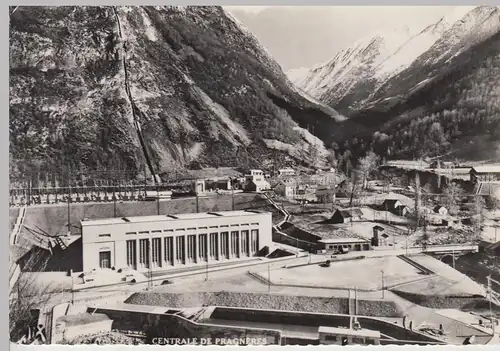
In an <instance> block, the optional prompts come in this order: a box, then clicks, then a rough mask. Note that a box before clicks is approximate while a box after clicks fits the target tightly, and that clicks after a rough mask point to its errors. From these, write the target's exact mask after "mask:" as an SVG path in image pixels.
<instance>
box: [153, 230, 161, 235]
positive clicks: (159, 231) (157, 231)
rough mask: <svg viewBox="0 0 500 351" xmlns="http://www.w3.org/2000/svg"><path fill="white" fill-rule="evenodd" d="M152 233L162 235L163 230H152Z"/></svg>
mask: <svg viewBox="0 0 500 351" xmlns="http://www.w3.org/2000/svg"><path fill="white" fill-rule="evenodd" d="M151 233H153V234H158V233H161V230H152V231H151Z"/></svg>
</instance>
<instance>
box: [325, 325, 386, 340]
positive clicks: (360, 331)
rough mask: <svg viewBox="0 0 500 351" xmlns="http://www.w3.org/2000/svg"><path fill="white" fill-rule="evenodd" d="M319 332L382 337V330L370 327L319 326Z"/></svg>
mask: <svg viewBox="0 0 500 351" xmlns="http://www.w3.org/2000/svg"><path fill="white" fill-rule="evenodd" d="M318 332H319V333H325V334H340V335H346V336H366V337H369V338H377V339H378V338H380V332H379V331H377V330H370V329H358V330H355V329H349V328H335V327H319V328H318Z"/></svg>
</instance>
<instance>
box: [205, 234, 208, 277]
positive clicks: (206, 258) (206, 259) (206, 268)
mask: <svg viewBox="0 0 500 351" xmlns="http://www.w3.org/2000/svg"><path fill="white" fill-rule="evenodd" d="M207 239H208V238H207ZM205 263H206V264H205V281H208V252H206V256H205Z"/></svg>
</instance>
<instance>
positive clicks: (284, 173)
mask: <svg viewBox="0 0 500 351" xmlns="http://www.w3.org/2000/svg"><path fill="white" fill-rule="evenodd" d="M278 175H279V176H280V177H283V176H294V175H295V170H293V169H292V168H284V169H280V170H278Z"/></svg>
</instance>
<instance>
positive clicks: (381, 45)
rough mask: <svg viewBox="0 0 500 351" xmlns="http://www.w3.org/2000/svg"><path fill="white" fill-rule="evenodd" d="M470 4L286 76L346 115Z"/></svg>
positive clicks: (373, 37)
mask: <svg viewBox="0 0 500 351" xmlns="http://www.w3.org/2000/svg"><path fill="white" fill-rule="evenodd" d="M470 9H471V8H470V7H458V8H456V9H455V10H454V11H453V12H452V13H450V14H448V15H447V16H445V17H443V18H441V20H440V21H438V22H437V23H430V24H429V25H428V26H426V27H425V28H423V29H422V30H421V31H418V30H416V29H415V28H412V29H410V28H407V27H403V28H395V29H393V30H392V31H386V32H379V33H376V34H375V35H373V34H370V36H368V37H366V38H363V39H362V40H360V41H358V42H356V43H354V44H353V45H351V46H350V47H348V48H346V49H344V50H342V51H340V52H339V53H337V54H336V55H335V56H334V57H333V58H332V59H331V60H330V61H328V62H326V63H324V64H322V65H319V66H317V67H313V68H312V69H310V71H309V72H307V73H305V72H303V71H302V72H303V74H302V75H300V74H298V73H297V72H290V74H289V78H290V79H291V80H292V82H294V84H296V85H297V86H298V87H299V88H301V89H303V90H304V91H305V92H307V93H309V94H310V95H311V96H313V97H315V98H317V99H319V100H321V101H323V102H325V103H327V104H330V105H331V106H335V107H336V108H337V109H338V110H339V111H340V112H341V113H343V114H346V115H349V114H350V113H351V112H353V111H356V110H358V109H360V108H362V107H363V106H364V103H365V100H367V99H369V98H370V97H371V95H372V94H373V93H374V91H377V89H378V88H379V87H380V86H381V85H382V84H383V83H384V82H386V81H387V80H388V79H389V78H390V77H392V76H394V75H397V73H399V72H401V71H402V70H404V69H405V68H407V67H408V66H409V65H410V64H411V63H412V62H413V61H414V60H415V59H416V58H417V57H418V56H420V55H421V54H423V53H424V52H426V50H428V49H429V48H430V47H431V46H432V45H433V44H434V43H435V42H436V41H437V40H438V39H439V38H440V37H441V36H442V35H443V33H445V32H446V31H447V30H449V29H450V28H451V27H452V26H453V24H454V23H455V22H456V21H457V20H459V19H461V18H462V17H463V16H464V15H465V14H466V13H467V12H469V11H470Z"/></svg>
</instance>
